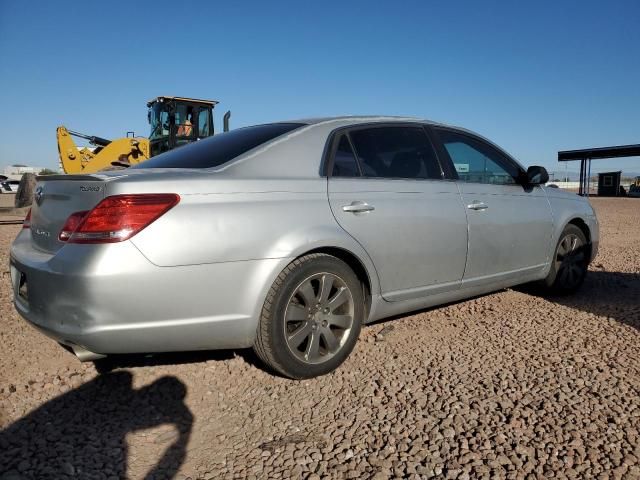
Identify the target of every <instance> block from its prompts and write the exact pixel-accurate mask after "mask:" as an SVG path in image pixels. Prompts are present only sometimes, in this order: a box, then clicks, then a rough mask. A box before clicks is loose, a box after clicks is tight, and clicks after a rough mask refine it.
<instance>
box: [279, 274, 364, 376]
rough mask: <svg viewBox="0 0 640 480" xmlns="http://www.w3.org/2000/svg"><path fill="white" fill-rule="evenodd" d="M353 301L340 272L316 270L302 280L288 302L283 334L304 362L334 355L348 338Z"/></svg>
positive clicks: (317, 361) (323, 359) (320, 361)
mask: <svg viewBox="0 0 640 480" xmlns="http://www.w3.org/2000/svg"><path fill="white" fill-rule="evenodd" d="M354 312H355V308H354V301H353V295H352V293H351V290H349V287H347V284H346V283H345V281H344V280H343V279H341V278H340V277H339V276H338V275H335V274H333V273H328V272H322V273H317V274H314V275H311V276H310V277H308V278H306V279H305V280H303V281H302V282H301V283H300V284H299V285H298V286H297V287H296V289H295V290H294V292H293V294H292V295H291V297H290V298H289V301H288V302H287V307H286V309H285V314H284V334H285V341H286V343H287V347H288V348H289V350H290V351H291V352H292V353H293V354H294V355H295V356H296V357H297V358H298V359H299V360H301V361H303V362H305V363H311V364H318V363H323V362H326V361H327V360H329V359H330V358H332V357H333V356H334V355H335V354H336V353H338V352H339V351H340V349H341V348H342V346H343V345H344V343H345V342H346V340H347V339H348V337H349V332H350V331H351V328H352V326H353V321H354Z"/></svg>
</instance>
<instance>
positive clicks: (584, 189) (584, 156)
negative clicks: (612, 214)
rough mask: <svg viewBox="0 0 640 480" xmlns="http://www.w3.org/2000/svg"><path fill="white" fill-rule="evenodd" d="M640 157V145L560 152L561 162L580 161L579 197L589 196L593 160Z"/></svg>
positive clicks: (559, 159)
mask: <svg viewBox="0 0 640 480" xmlns="http://www.w3.org/2000/svg"><path fill="white" fill-rule="evenodd" d="M620 157H640V144H636V145H618V146H615V147H601V148H585V149H582V150H565V151H563V152H558V161H559V162H569V161H572V160H580V188H579V190H578V195H585V194H586V195H587V196H589V183H590V176H591V160H597V159H602V158H620Z"/></svg>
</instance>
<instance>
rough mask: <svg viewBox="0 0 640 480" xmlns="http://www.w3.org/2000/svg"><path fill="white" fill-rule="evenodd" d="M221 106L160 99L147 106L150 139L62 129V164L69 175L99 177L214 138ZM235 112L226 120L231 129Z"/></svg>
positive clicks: (174, 98)
mask: <svg viewBox="0 0 640 480" xmlns="http://www.w3.org/2000/svg"><path fill="white" fill-rule="evenodd" d="M217 103H218V102H216V101H215V100H200V99H196V98H186V97H156V98H154V99H153V100H150V101H149V102H147V107H148V109H149V112H148V114H147V118H148V120H149V125H150V127H151V134H150V135H149V138H145V137H135V136H133V132H129V133H131V134H132V136H128V133H127V137H125V138H118V139H116V140H107V139H106V138H101V137H96V136H93V135H85V134H83V133H79V132H74V131H73V130H68V129H67V128H66V127H63V126H60V127H58V129H57V130H56V137H57V140H58V153H59V154H60V164H61V166H62V169H63V170H64V171H65V173H95V172H98V171H100V170H108V169H113V168H114V167H116V168H117V167H128V166H131V165H135V164H136V163H140V162H144V161H145V160H148V159H149V158H151V157H154V156H156V155H159V154H161V153H163V152H166V151H169V150H172V149H174V148H177V147H180V146H182V145H187V144H189V143H191V142H195V141H198V140H201V139H203V138H206V137H209V136H211V135H213V134H214V129H213V109H214V107H215V105H216V104H217ZM230 116H231V112H227V113H226V114H225V116H224V131H227V130H228V129H229V117H230ZM72 137H79V138H84V139H85V140H88V141H89V143H90V144H91V145H93V148H89V147H81V148H80V147H78V146H77V145H76V143H75V142H74V141H73V138H72Z"/></svg>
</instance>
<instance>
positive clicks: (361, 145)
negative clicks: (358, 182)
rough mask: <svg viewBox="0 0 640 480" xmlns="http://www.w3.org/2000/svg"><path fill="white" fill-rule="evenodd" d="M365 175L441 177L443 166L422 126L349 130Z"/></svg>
mask: <svg viewBox="0 0 640 480" xmlns="http://www.w3.org/2000/svg"><path fill="white" fill-rule="evenodd" d="M349 136H350V137H351V142H352V143H353V146H354V148H355V153H356V156H357V159H358V162H359V164H360V169H361V170H362V175H363V176H365V177H383V178H416V179H425V178H430V179H441V178H442V170H441V169H440V164H439V163H438V159H437V158H436V155H435V152H434V150H433V147H432V146H431V142H430V141H429V138H428V137H427V134H426V133H425V131H424V129H422V128H421V127H378V128H366V129H362V130H355V131H352V132H350V133H349Z"/></svg>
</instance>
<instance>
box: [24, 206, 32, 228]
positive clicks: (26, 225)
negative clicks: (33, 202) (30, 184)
mask: <svg viewBox="0 0 640 480" xmlns="http://www.w3.org/2000/svg"><path fill="white" fill-rule="evenodd" d="M22 228H31V209H29V211H28V212H27V216H26V217H24V220H23V221H22Z"/></svg>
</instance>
